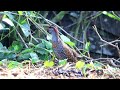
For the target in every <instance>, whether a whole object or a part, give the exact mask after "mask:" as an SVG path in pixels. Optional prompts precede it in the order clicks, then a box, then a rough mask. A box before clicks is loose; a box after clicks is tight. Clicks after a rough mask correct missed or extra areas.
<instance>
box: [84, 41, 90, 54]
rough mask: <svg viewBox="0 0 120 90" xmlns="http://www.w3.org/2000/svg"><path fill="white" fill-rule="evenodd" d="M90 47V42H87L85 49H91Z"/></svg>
mask: <svg viewBox="0 0 120 90" xmlns="http://www.w3.org/2000/svg"><path fill="white" fill-rule="evenodd" d="M89 48H90V42H87V43H86V44H85V51H87V52H88V51H89Z"/></svg>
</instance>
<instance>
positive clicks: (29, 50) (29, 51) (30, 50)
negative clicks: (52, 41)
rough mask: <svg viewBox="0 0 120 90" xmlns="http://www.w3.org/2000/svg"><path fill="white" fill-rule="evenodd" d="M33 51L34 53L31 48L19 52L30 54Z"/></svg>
mask: <svg viewBox="0 0 120 90" xmlns="http://www.w3.org/2000/svg"><path fill="white" fill-rule="evenodd" d="M33 51H34V50H33V48H27V49H25V50H23V51H22V52H21V54H26V53H31V52H33Z"/></svg>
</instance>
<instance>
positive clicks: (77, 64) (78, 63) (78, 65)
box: [75, 61, 85, 69]
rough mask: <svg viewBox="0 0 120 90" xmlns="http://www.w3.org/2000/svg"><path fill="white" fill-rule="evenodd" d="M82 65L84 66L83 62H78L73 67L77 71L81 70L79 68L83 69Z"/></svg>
mask: <svg viewBox="0 0 120 90" xmlns="http://www.w3.org/2000/svg"><path fill="white" fill-rule="evenodd" d="M84 65H85V62H82V61H78V62H77V63H76V65H75V67H76V68H77V69H81V68H83V67H84Z"/></svg>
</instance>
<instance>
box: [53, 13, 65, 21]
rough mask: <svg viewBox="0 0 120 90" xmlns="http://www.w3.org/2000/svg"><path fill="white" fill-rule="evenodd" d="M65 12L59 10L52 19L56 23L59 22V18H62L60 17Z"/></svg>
mask: <svg viewBox="0 0 120 90" xmlns="http://www.w3.org/2000/svg"><path fill="white" fill-rule="evenodd" d="M65 14H66V11H61V12H59V13H58V14H57V15H56V16H55V17H54V18H53V19H52V21H53V22H55V23H57V22H59V21H60V20H62V18H63V17H64V15H65Z"/></svg>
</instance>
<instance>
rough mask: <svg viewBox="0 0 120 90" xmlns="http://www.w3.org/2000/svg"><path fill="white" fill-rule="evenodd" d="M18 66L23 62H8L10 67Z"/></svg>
mask: <svg viewBox="0 0 120 90" xmlns="http://www.w3.org/2000/svg"><path fill="white" fill-rule="evenodd" d="M18 66H20V67H21V66H22V64H21V63H19V62H17V61H10V62H9V64H8V68H9V69H13V68H16V67H18Z"/></svg>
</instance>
